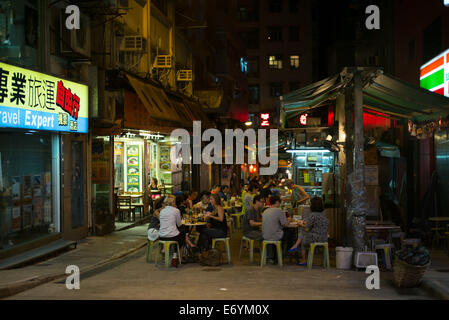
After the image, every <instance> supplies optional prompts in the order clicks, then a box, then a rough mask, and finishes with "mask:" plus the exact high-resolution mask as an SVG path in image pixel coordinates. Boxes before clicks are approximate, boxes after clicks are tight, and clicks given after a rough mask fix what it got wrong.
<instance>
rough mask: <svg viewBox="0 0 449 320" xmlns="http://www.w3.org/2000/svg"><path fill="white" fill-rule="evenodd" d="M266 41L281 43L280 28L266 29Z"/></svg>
mask: <svg viewBox="0 0 449 320" xmlns="http://www.w3.org/2000/svg"><path fill="white" fill-rule="evenodd" d="M268 40H270V41H282V27H270V28H268Z"/></svg>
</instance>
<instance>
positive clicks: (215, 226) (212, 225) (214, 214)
mask: <svg viewBox="0 0 449 320" xmlns="http://www.w3.org/2000/svg"><path fill="white" fill-rule="evenodd" d="M210 203H211V205H212V211H211V212H207V213H206V214H205V215H204V219H205V221H206V222H207V225H206V226H204V227H202V228H200V236H199V241H198V242H199V246H200V249H201V250H202V251H204V250H208V249H209V248H210V243H211V240H212V238H225V237H226V235H227V233H228V224H227V222H226V215H225V212H224V209H223V207H222V206H221V199H220V196H219V195H218V194H212V195H211V197H210Z"/></svg>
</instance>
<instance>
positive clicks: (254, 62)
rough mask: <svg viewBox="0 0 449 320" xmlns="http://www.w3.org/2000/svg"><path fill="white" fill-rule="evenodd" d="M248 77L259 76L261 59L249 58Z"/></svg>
mask: <svg viewBox="0 0 449 320" xmlns="http://www.w3.org/2000/svg"><path fill="white" fill-rule="evenodd" d="M248 76H249V77H258V76H259V57H250V58H248Z"/></svg>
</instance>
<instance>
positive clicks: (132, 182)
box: [128, 176, 139, 185]
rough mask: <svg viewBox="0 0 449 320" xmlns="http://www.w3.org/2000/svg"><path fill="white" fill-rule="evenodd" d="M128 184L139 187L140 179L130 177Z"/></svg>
mask: <svg viewBox="0 0 449 320" xmlns="http://www.w3.org/2000/svg"><path fill="white" fill-rule="evenodd" d="M128 184H133V185H139V177H136V176H128Z"/></svg>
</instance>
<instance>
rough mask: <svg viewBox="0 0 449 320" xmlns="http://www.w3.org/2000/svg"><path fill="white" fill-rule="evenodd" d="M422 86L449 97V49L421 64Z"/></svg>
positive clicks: (420, 82) (420, 78)
mask: <svg viewBox="0 0 449 320" xmlns="http://www.w3.org/2000/svg"><path fill="white" fill-rule="evenodd" d="M419 84H420V86H421V87H422V88H424V89H427V90H430V91H432V92H435V93H439V94H441V95H443V96H446V97H449V49H448V50H446V51H445V52H443V53H441V54H439V55H438V56H436V57H435V58H433V59H432V60H430V61H429V62H427V63H426V64H423V65H422V66H421V71H420V77H419Z"/></svg>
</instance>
